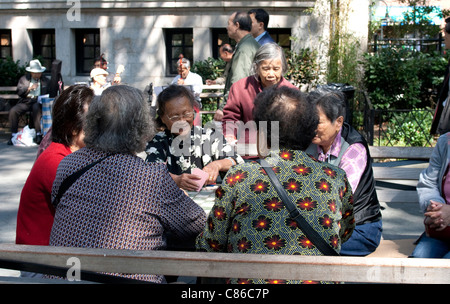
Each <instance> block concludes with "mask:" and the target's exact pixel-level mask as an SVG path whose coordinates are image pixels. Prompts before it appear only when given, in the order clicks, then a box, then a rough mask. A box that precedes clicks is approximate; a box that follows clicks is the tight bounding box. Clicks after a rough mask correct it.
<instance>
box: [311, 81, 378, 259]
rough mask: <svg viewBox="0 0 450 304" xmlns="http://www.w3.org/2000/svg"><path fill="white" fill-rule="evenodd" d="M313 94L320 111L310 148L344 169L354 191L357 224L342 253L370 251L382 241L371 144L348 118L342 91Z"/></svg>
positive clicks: (364, 252)
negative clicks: (345, 117)
mask: <svg viewBox="0 0 450 304" xmlns="http://www.w3.org/2000/svg"><path fill="white" fill-rule="evenodd" d="M310 97H311V99H312V101H313V103H314V104H315V106H316V107H317V111H318V112H319V125H318V127H317V133H316V136H315V137H314V139H313V140H312V144H311V146H310V147H309V148H308V149H307V151H306V152H307V153H309V154H311V155H312V156H314V157H316V158H317V159H319V160H320V161H323V162H326V163H330V164H332V165H335V166H337V167H339V168H341V169H343V170H344V171H345V172H346V173H347V178H348V180H349V182H350V185H351V188H352V192H353V200H354V207H355V221H356V227H355V231H354V232H353V235H352V237H351V238H350V239H349V241H347V242H346V243H345V244H344V245H343V246H342V249H341V254H343V255H357V256H364V255H367V254H370V253H371V252H373V251H375V249H376V248H377V247H378V245H379V243H380V239H381V233H382V221H381V212H380V203H379V202H378V197H377V193H376V191H375V179H374V176H373V170H372V159H371V157H370V153H369V147H368V145H367V142H366V140H365V139H364V137H363V136H362V135H361V134H359V133H358V132H357V131H356V130H355V129H354V128H353V127H351V126H350V125H349V124H347V123H345V122H344V116H345V110H346V104H345V95H344V94H343V93H342V92H340V91H337V90H328V89H325V88H319V89H317V90H316V91H313V92H311V93H310Z"/></svg>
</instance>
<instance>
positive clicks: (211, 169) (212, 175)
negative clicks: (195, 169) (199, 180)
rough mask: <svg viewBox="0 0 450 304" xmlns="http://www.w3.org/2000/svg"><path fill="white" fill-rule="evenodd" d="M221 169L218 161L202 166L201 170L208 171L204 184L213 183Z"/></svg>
mask: <svg viewBox="0 0 450 304" xmlns="http://www.w3.org/2000/svg"><path fill="white" fill-rule="evenodd" d="M220 169H221V166H220V163H219V161H213V162H211V163H209V164H207V165H206V166H205V167H203V171H205V172H206V173H208V175H209V177H208V179H207V180H206V184H208V185H211V184H214V183H215V182H216V180H217V177H218V176H219V171H220Z"/></svg>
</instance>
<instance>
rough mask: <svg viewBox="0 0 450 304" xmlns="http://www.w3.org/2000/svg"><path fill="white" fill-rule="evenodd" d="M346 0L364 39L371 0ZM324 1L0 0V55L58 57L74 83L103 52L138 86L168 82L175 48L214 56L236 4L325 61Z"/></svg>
mask: <svg viewBox="0 0 450 304" xmlns="http://www.w3.org/2000/svg"><path fill="white" fill-rule="evenodd" d="M347 1H350V0H347ZM350 2H353V3H357V4H354V5H353V8H352V13H351V14H352V16H353V17H351V18H349V22H350V24H349V28H351V29H355V30H356V31H357V32H358V35H359V36H361V37H362V38H361V39H362V41H364V40H367V39H366V38H367V37H365V36H367V20H368V3H369V0H358V1H350ZM329 3H330V2H329V0H315V1H314V0H313V1H302V0H297V1H204V0H200V1H194V2H193V1H184V0H180V1H153V0H147V1H127V0H118V1H109V0H108V1H105V0H86V1H83V0H81V1H58V0H39V1H36V0H30V1H15V0H8V1H1V0H0V34H1V38H2V44H1V51H2V52H1V55H2V57H4V56H5V54H6V55H7V54H8V52H9V54H10V55H11V56H12V57H13V59H14V60H20V62H21V63H25V62H29V61H30V59H31V58H32V57H33V56H36V55H40V56H42V57H43V58H46V60H47V65H48V64H49V62H51V60H52V59H59V60H61V61H62V73H61V74H62V76H63V79H64V82H65V83H66V84H73V83H75V82H83V81H87V80H88V78H89V76H88V71H89V70H90V68H92V63H93V58H94V57H95V56H97V55H99V54H100V53H104V54H105V57H106V59H107V60H108V62H109V65H108V70H109V71H110V72H114V71H115V69H116V68H117V67H118V66H119V65H120V64H123V65H124V66H125V71H124V72H123V74H122V78H123V82H124V83H127V84H130V85H133V86H136V87H138V88H142V89H143V88H144V87H145V86H146V85H148V84H149V83H153V84H154V85H164V84H166V83H168V82H169V81H170V80H171V79H172V78H173V76H174V73H175V71H174V70H173V62H174V61H175V60H176V57H177V56H178V54H179V53H180V52H182V53H185V54H187V56H186V57H188V58H189V57H191V58H189V59H191V60H193V61H194V62H195V61H198V60H204V59H206V58H208V57H217V48H218V45H219V44H220V43H223V42H226V39H227V36H226V29H225V28H226V25H227V20H228V17H229V16H230V15H231V14H232V13H233V12H234V11H248V10H249V9H251V8H264V9H265V10H266V11H267V12H268V13H269V14H270V22H269V32H270V33H271V34H272V35H274V36H276V39H277V41H278V42H279V43H280V44H283V46H284V47H288V48H291V49H293V50H296V49H300V48H306V47H309V48H314V49H317V50H318V51H319V54H320V55H321V61H322V62H323V65H324V66H326V65H325V63H324V62H326V59H327V56H326V54H327V52H328V42H329V32H330V14H329V12H330V7H329V6H330V5H329ZM352 23H354V24H353V25H352ZM289 37H294V39H289ZM363 46H364V44H363Z"/></svg>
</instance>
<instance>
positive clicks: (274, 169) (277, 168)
mask: <svg viewBox="0 0 450 304" xmlns="http://www.w3.org/2000/svg"><path fill="white" fill-rule="evenodd" d="M272 170H273V172H275V173H280V172H281V169H280V167H272ZM259 172H260V173H261V174H262V175H267V172H266V170H264V168H262V167H261V168H259Z"/></svg>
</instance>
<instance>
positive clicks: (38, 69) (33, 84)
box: [8, 60, 50, 145]
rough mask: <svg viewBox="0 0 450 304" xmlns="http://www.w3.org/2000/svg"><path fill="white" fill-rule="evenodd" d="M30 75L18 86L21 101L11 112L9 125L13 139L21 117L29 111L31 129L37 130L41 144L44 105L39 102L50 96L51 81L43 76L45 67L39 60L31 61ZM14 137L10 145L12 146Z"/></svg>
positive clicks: (37, 137) (9, 142)
mask: <svg viewBox="0 0 450 304" xmlns="http://www.w3.org/2000/svg"><path fill="white" fill-rule="evenodd" d="M25 70H26V71H27V72H29V74H26V75H24V76H22V77H21V78H20V79H19V82H18V84H17V91H16V92H17V95H19V100H18V102H17V104H16V105H15V106H14V107H12V108H11V110H10V111H9V124H10V126H11V135H12V137H13V136H14V135H15V134H16V133H17V132H18V128H19V117H20V115H22V114H23V113H25V112H27V111H31V116H32V121H33V125H32V126H30V128H34V129H35V130H36V139H35V142H36V143H37V144H39V143H40V142H41V140H42V134H41V117H42V105H41V104H40V103H39V102H38V97H39V96H41V95H45V94H48V88H49V83H50V79H48V78H47V77H45V76H44V75H42V73H43V72H44V71H45V67H43V66H42V65H41V63H40V62H39V60H31V61H30V64H29V66H28V67H26V68H25ZM12 137H11V139H10V140H9V141H8V145H12V144H13V143H12Z"/></svg>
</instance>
